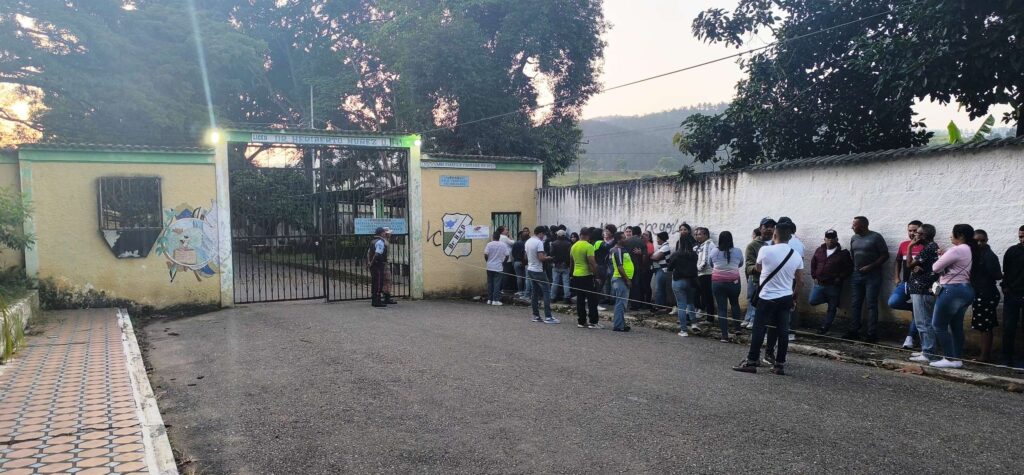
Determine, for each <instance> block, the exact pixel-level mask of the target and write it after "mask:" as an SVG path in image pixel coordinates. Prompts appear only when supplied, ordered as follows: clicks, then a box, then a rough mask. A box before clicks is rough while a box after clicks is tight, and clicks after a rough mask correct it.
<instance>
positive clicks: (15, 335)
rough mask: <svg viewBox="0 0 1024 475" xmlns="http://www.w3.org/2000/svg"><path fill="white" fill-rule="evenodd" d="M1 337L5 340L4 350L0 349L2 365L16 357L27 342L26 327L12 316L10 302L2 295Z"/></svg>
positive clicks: (0, 302) (0, 312)
mask: <svg viewBox="0 0 1024 475" xmlns="http://www.w3.org/2000/svg"><path fill="white" fill-rule="evenodd" d="M0 335H2V338H3V348H0V363H2V362H5V361H7V360H8V359H10V358H11V356H14V352H15V351H17V349H18V347H20V346H21V345H22V344H23V343H24V342H25V327H24V326H22V325H21V321H20V320H19V319H18V318H16V317H15V316H14V315H13V314H11V308H10V306H9V305H8V300H7V298H6V297H4V296H3V295H0Z"/></svg>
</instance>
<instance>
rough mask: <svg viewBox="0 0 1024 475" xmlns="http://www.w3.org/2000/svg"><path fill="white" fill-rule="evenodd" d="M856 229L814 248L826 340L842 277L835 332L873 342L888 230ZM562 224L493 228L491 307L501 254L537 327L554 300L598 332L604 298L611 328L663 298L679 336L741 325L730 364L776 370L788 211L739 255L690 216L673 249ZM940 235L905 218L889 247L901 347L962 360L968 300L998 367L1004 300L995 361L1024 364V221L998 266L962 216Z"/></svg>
mask: <svg viewBox="0 0 1024 475" xmlns="http://www.w3.org/2000/svg"><path fill="white" fill-rule="evenodd" d="M851 230H852V231H853V235H852V236H851V237H850V240H849V246H848V247H845V248H844V247H843V245H842V244H841V242H840V237H839V233H838V232H837V231H836V230H834V229H830V230H828V231H826V232H825V234H824V236H823V240H822V243H821V244H820V245H818V247H816V248H815V250H814V251H813V253H811V255H810V275H811V278H812V280H813V283H814V284H813V287H811V289H810V290H809V296H808V303H809V304H810V305H811V306H818V305H825V306H826V308H825V318H824V320H823V322H822V325H821V326H820V327H819V328H818V333H819V334H822V335H824V334H828V333H829V332H830V331H831V330H832V327H833V325H834V324H835V322H836V318H837V314H838V310H839V306H840V298H841V295H842V293H843V289H844V288H847V285H848V286H849V288H850V292H851V295H850V308H849V310H850V312H849V315H850V322H849V327H848V330H847V331H846V332H845V333H843V335H842V338H844V339H848V340H860V341H864V342H867V343H876V342H877V341H878V313H879V301H880V299H879V297H880V296H879V294H880V292H881V287H882V282H883V280H884V279H885V277H884V275H885V272H886V271H885V265H886V262H888V261H889V259H890V255H889V254H890V253H889V248H888V245H887V244H886V242H885V238H884V237H883V236H882V235H881V234H879V233H877V232H875V231H872V230H871V229H870V223H869V221H868V218H866V217H863V216H858V217H856V218H854V219H853V222H852V225H851ZM567 231H568V230H567V229H566V228H565V226H562V225H559V226H550V227H548V226H538V227H536V228H535V229H533V230H532V232H530V231H528V230H523V231H522V232H520V235H519V239H517V240H515V241H512V240H511V239H507V240H504V239H502V236H507V234H508V231H507V230H504V229H502V228H499V229H497V230H496V231H495V234H494V236H493V239H492V242H491V243H489V244H488V245H487V249H485V257H486V259H487V262H488V285H489V287H488V289H489V290H488V299H487V300H488V303H490V304H492V305H501V300H500V289H501V286H502V284H501V282H500V279H501V276H502V275H504V274H503V273H501V272H499V270H500V268H501V266H502V262H504V261H508V262H511V264H512V266H511V267H512V268H514V269H515V274H516V276H517V283H516V286H517V290H518V293H517V294H518V295H519V296H521V297H524V298H526V297H528V298H529V299H530V301H531V310H532V312H533V320H534V321H536V322H543V323H560V322H559V321H558V319H557V318H554V316H553V315H552V314H551V310H550V308H551V307H550V305H551V302H553V301H555V302H557V301H559V300H561V301H564V302H567V303H575V305H576V313H577V326H578V327H580V328H588V329H599V328H603V327H602V326H601V324H600V322H599V319H598V315H597V313H598V311H599V310H605V309H606V308H605V307H602V306H601V305H611V306H614V319H613V325H612V327H613V328H612V329H613V330H614V331H623V332H625V331H629V330H630V328H629V326H628V325H626V323H625V312H626V310H627V309H629V310H639V309H650V311H651V312H652V313H655V314H667V313H670V312H672V310H673V309H672V307H671V306H670V305H669V300H668V295H669V293H671V294H672V295H673V296H674V297H675V311H676V313H677V317H678V320H679V336H681V337H687V336H689V335H690V334H692V333H694V332H699V331H701V329H700V327H699V326H698V325H697V323H698V322H700V321H701V320H704V319H706V320H708V321H711V322H715V321H717V322H718V331H719V332H720V340H721V341H723V342H732V341H735V337H734V335H736V334H737V333H740V332H742V331H743V330H744V329H746V330H750V331H752V332H753V338H752V340H751V341H752V343H751V347H750V351H749V352H748V355H747V357H746V358H745V359H744V360H743V361H742V362H741V363H740V364H739V365H737V366H736V367H734V369H736V370H737V371H743V372H756V368H757V367H759V366H761V365H762V364H765V365H768V366H770V371H771V372H773V373H776V374H783V373H784V369H783V368H784V364H785V361H786V353H787V349H788V344H789V342H791V341H793V340H794V339H795V334H794V333H793V330H795V328H796V326H797V318H796V312H795V308H796V300H797V298H796V297H797V296H798V295H801V292H802V289H801V285H802V281H803V279H802V278H801V276H802V274H803V272H804V257H805V246H804V243H803V241H802V240H801V239H800V238H799V237H798V236H797V235H796V231H797V227H796V224H795V223H794V222H793V220H792V219H790V218H788V217H781V218H779V219H778V221H776V220H774V219H771V218H764V219H762V220H761V221H760V223H759V225H758V227H757V228H755V229H754V230H753V232H752V239H751V241H750V242H749V243H748V244H746V246H745V247H744V248H743V249H742V250H741V249H740V248H739V247H737V246H736V243H735V242H734V236H733V233H732V232H730V231H722V232H720V233H718V237H717V240H715V239H712V234H711V231H710V230H709V229H707V228H705V227H696V228H693V227H691V226H690V225H689V224H687V223H682V224H681V225H679V228H678V229H677V233H678V234H679V237H678V240H677V241H676V244H675V246H672V245H670V244H669V234H668V233H667V232H664V231H663V232H659V233H656V234H655V233H652V232H650V231H643V230H641V229H640V228H639V227H636V226H627V227H624V228H623V229H622V230H619V229H618V227H617V226H615V225H610V224H609V225H605V226H604V227H602V228H595V227H583V228H582V229H581V230H580V231H579V232H578V233H577V232H573V233H568V232H567ZM936 234H937V230H936V229H935V227H934V226H933V225H930V224H926V223H922V222H920V221H918V220H914V221H911V222H910V223H909V224H908V225H907V236H908V239H907V240H905V241H903V242H901V243H900V245H899V246H898V247H897V249H898V250H897V253H896V257H895V259H894V264H893V267H892V272H893V274H892V278H893V281H894V283H895V288H894V290H893V292H892V294H891V295H890V296H889V298H888V301H887V302H888V305H889V306H890V307H891V308H892V309H894V310H902V311H909V312H911V315H912V318H911V322H912V323H911V326H910V329H909V332H908V334H907V336H906V339H905V341H904V343H903V347H904V348H907V349H920V351H918V352H915V353H912V355H911V358H910V359H911V360H912V361H915V362H920V363H926V364H929V365H932V366H935V367H943V368H958V367H961V366H962V364H963V363H962V360H963V345H964V340H965V334H964V317H965V315H966V311H967V309H968V308H971V309H972V318H971V322H970V325H971V328H972V329H974V330H976V331H978V332H980V333H981V343H982V345H981V347H982V348H981V349H982V353H981V360H982V361H986V362H991V361H993V360H994V358H993V355H992V347H993V333H992V331H993V329H994V328H995V327H996V326H998V325H999V320H998V318H997V313H996V312H997V308H998V305H999V303H1000V300H1001V299H1002V301H1003V306H1004V316H1003V325H1004V338H1003V345H1002V350H1003V355H1002V356H1003V360H1004V362H1005V364H1006V365H1008V366H1012V367H1014V368H1024V364H1022V363H1021V362H1020V361H1019V360H1017V359H1016V353H1015V345H1014V343H1015V339H1016V338H1015V337H1016V333H1017V325H1018V322H1019V321H1020V319H1021V317H1022V316H1024V315H1022V312H1024V226H1021V228H1020V230H1019V233H1018V238H1019V241H1020V242H1019V244H1018V245H1014V246H1012V247H1011V248H1010V249H1008V250H1007V251H1006V252H1005V253H1004V255H1003V259H1002V264H1001V265H1000V259H999V257H998V256H997V255H996V254H995V252H994V251H993V250H992V249H991V248H990V247H989V246H988V235H987V233H986V232H985V231H984V230H980V229H979V230H975V229H974V228H973V227H971V226H970V225H967V224H958V225H956V226H954V227H953V229H952V230H951V231H950V236H949V241H950V245H948V246H941V245H939V244H938V242H937V239H936ZM498 246H502V247H503V248H504V249H499V247H498ZM492 269H493V270H492ZM492 272H493V274H492ZM742 279H745V280H746V281H747V293H746V298H747V304H748V305H747V312H746V314H744V313H743V312H742V310H741V309H740V307H739V297H740V293H741V289H742V285H741V281H742ZM496 289H497V290H496ZM541 302H543V304H544V315H543V316H542V315H541V314H540V304H541ZM865 310H866V312H865ZM864 313H866V314H867V318H866V320H867V321H866V322H864V318H863V317H864ZM865 323H866V324H865ZM862 329H863V330H864V333H863V336H862V334H861V330H862ZM761 346H764V352H763V355H762V352H761Z"/></svg>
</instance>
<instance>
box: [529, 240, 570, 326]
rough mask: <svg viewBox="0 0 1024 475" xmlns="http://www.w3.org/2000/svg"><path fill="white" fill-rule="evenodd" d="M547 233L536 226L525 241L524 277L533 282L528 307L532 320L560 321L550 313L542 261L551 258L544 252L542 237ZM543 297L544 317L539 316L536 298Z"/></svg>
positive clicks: (548, 291)
mask: <svg viewBox="0 0 1024 475" xmlns="http://www.w3.org/2000/svg"><path fill="white" fill-rule="evenodd" d="M546 235H547V228H545V227H544V226H537V227H536V228H535V229H534V230H533V237H532V238H530V239H529V240H527V241H526V263H527V265H526V278H527V279H530V281H531V282H533V292H531V293H530V309H531V310H533V321H534V322H537V323H561V322H560V321H558V319H557V318H555V317H553V316H552V315H551V283H550V282H549V281H548V275H547V274H545V273H544V263H545V262H547V261H550V260H551V257H549V256H548V255H546V254H545V253H544V237H545V236H546ZM539 298H543V299H544V317H545V318H543V319H542V318H540V309H539V308H538V307H539V305H538V302H537V299H539Z"/></svg>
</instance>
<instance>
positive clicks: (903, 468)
mask: <svg viewBox="0 0 1024 475" xmlns="http://www.w3.org/2000/svg"><path fill="white" fill-rule="evenodd" d="M528 316H529V312H528V310H526V309H524V308H522V307H508V306H506V307H500V308H494V307H487V306H484V305H481V304H471V303H461V302H445V301H423V302H403V303H402V304H401V305H399V306H397V307H392V308H388V309H386V310H377V309H371V308H370V307H369V304H368V303H366V302H349V303H338V304H319V303H306V304H266V305H253V306H246V307H239V308H235V309H230V310H225V311H220V312H216V313H211V314H207V315H203V316H198V317H192V318H187V319H181V320H176V321H170V322H161V321H156V322H154V323H152V324H150V325H149V326H148V327H146V328H145V331H146V333H147V336H148V338H147V339H148V344H149V345H150V348H149V351H148V361H149V362H150V363H151V365H152V366H153V368H154V373H153V375H152V378H153V383H154V385H155V386H156V388H157V392H158V394H160V395H161V398H160V406H161V407H160V408H161V411H162V412H163V414H164V421H165V423H167V424H170V425H171V428H170V429H169V432H170V434H171V441H172V445H174V446H175V448H176V449H178V450H181V451H182V452H183V453H185V454H186V456H188V457H191V458H192V459H194V460H196V463H195V465H197V466H198V468H199V469H200V473H243V474H248V473H261V474H262V473H278V474H292V473H302V474H313V473H341V472H350V473H351V472H358V473H366V472H430V473H453V472H454V473H485V472H486V473H496V472H500V473H526V472H561V473H566V472H568V473H583V472H590V473H608V472H697V473H737V472H759V473H793V472H796V473H813V472H835V473H840V472H842V473H882V472H887V473H896V472H907V473H1019V472H1020V470H1021V467H1022V463H1024V456H1022V455H1021V448H1020V440H1021V430H1022V427H1024V397H1022V396H1021V395H1019V394H1012V393H1007V392H1000V391H996V390H991V389H983V388H978V387H974V386H967V385H962V384H958V383H951V382H946V381H940V380H935V379H929V378H925V377H920V376H913V375H904V374H899V373H894V372H891V371H885V370H880V369H874V368H867V367H864V366H857V365H852V364H845V363H837V362H834V361H830V360H824V359H817V358H812V357H804V356H800V355H791V358H790V361H789V364H788V365H787V371H788V373H789V374H788V375H787V376H775V375H771V374H768V373H767V372H762V373H759V374H756V375H750V374H742V373H736V372H733V371H731V370H730V367H731V366H732V365H733V364H734V363H736V362H738V361H739V360H740V359H741V358H742V357H743V355H744V354H745V347H741V346H739V345H734V344H724V343H719V342H717V341H714V340H709V339H701V338H688V339H684V338H680V337H678V336H676V335H674V334H672V333H668V332H662V331H657V330H648V329H636V330H635V331H634V332H631V333H628V334H623V333H616V332H612V331H610V330H585V329H579V328H576V325H575V322H574V321H569V320H568V319H565V320H566V321H565V323H563V324H561V325H544V324H536V323H530V322H529V321H528ZM172 334H174V335H172ZM200 378H201V379H200Z"/></svg>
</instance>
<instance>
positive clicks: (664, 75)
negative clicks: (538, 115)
mask: <svg viewBox="0 0 1024 475" xmlns="http://www.w3.org/2000/svg"><path fill="white" fill-rule="evenodd" d="M892 11H893V10H892V9H891V8H890V9H888V10H886V11H883V12H879V13H875V14H874V15H868V16H866V17H862V18H858V19H856V20H851V21H848V22H846V23H841V24H839V25H835V26H830V27H828V28H824V29H821V30H818V31H813V32H810V33H806V34H803V35H797V36H794V37H792V38H786V39H784V40H777V41H774V42H771V43H768V44H766V45H764V46H759V47H757V48H751V49H748V50H744V51H740V52H738V53H733V54H730V55H728V56H722V57H720V58H716V59H712V60H709V61H704V62H702V63H697V64H693V65H690V66H686V67H683V68H679V69H674V70H672V71H667V72H664V73H661V74H656V75H654V76H648V77H645V78H641V79H637V80H635V81H630V82H627V83H623V84H618V85H615V86H611V87H606V88H603V89H601V90H600V91H597V93H596V94H602V93H605V92H609V91H614V90H616V89H622V88H624V87H629V86H634V85H637V84H641V83H645V82H648V81H653V80H655V79H660V78H663V77H666V76H671V75H673V74H679V73H681V72H684V71H689V70H692V69H697V68H701V67H704V66H708V65H712V64H715V63H720V62H722V61H725V60H727V59H732V58H738V57H740V56H743V55H746V54H750V53H754V52H757V51H761V50H765V49H768V48H771V47H773V46H778V45H783V44H786V43H790V42H793V41H796V40H800V39H804V38H808V37H811V36H815V35H819V34H822V33H826V32H829V31H832V30H835V29H838V28H843V27H846V26H850V25H853V24H855V23H860V22H862V21H866V20H870V19H872V18H875V17H879V16H882V15H888V14H889V13H892ZM596 94H595V95H596ZM581 96H582V94H576V95H573V96H569V97H566V98H564V99H559V100H556V101H552V102H548V103H546V104H539V105H536V106H532V107H527V108H526V109H520V110H515V111H510V112H505V113H503V114H496V115H492V116H488V117H482V118H480V119H475V120H471V121H467V122H463V123H460V124H456V125H449V126H444V127H438V128H435V129H429V130H425V131H422V132H419V134H420V135H426V134H429V133H433V132H438V131H441V130H449V129H454V128H456V127H460V126H463V125H470V124H477V123H480V122H486V121H489V120H494V119H500V118H502V117H508V116H510V115H515V114H520V113H524V112H532V111H535V110H537V109H541V108H544V107H550V106H553V105H557V104H561V103H563V102H567V101H569V100H572V99H577V98H579V97H581Z"/></svg>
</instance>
